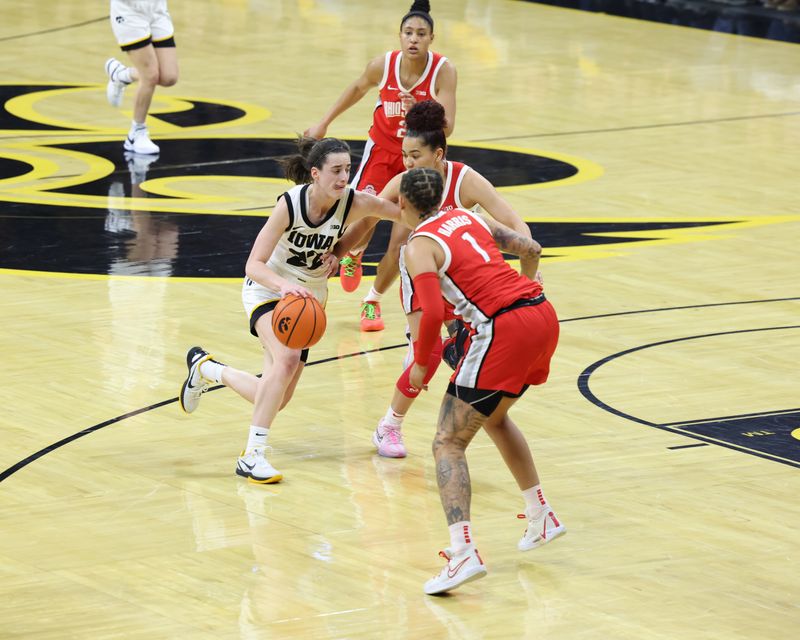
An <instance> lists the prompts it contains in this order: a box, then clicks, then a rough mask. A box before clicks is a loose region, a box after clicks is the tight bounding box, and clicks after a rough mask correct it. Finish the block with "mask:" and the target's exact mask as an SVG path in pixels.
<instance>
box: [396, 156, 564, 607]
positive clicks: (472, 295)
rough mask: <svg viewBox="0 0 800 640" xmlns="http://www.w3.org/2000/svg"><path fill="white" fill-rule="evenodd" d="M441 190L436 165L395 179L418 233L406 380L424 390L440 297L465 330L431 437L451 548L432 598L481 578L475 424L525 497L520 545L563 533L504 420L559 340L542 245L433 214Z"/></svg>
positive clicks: (410, 262)
mask: <svg viewBox="0 0 800 640" xmlns="http://www.w3.org/2000/svg"><path fill="white" fill-rule="evenodd" d="M442 191H443V182H442V177H441V175H440V174H439V172H437V171H435V170H432V169H412V170H410V171H408V172H406V173H405V174H404V175H403V178H402V180H401V184H400V210H401V214H402V217H403V220H404V221H405V223H406V224H407V225H409V226H410V227H412V228H413V229H414V231H413V233H412V235H411V237H410V238H409V241H408V244H407V246H406V249H405V268H406V270H407V272H408V275H409V277H410V278H411V279H412V283H413V287H414V295H416V296H418V297H419V299H420V302H421V305H422V317H421V319H420V326H419V338H418V340H417V345H416V350H415V353H414V365H413V367H412V368H411V371H410V372H409V376H408V381H409V384H410V386H412V387H414V388H417V389H422V388H424V385H425V377H426V374H427V373H428V368H429V364H428V363H429V360H430V357H431V353H432V352H434V351H435V349H436V348H438V347H437V345H441V337H440V331H441V325H442V320H443V319H444V303H443V299H444V300H445V301H446V302H448V303H450V304H451V305H452V306H453V308H454V313H455V315H456V316H458V317H460V318H461V319H463V321H464V322H465V323H466V324H467V326H468V327H469V328H470V340H469V343H468V345H467V347H466V352H465V354H464V357H463V358H462V359H461V362H460V363H459V366H458V368H457V369H456V371H455V373H454V374H453V377H452V378H451V381H450V385H449V386H448V389H447V393H446V394H445V397H444V400H443V402H442V407H441V410H440V413H439V423H438V426H437V431H436V437H435V438H434V441H433V453H434V458H435V460H436V476H437V481H438V484H439V494H440V497H441V500H442V506H443V507H444V511H445V515H446V517H447V524H448V525H449V528H450V546H449V547H448V549H446V550H445V551H444V552H442V555H443V556H444V557H445V558H446V559H447V565H446V566H445V567H444V569H442V571H441V572H440V573H439V574H438V575H437V576H435V577H434V578H432V579H431V580H428V581H427V582H426V583H425V592H426V593H428V594H436V593H442V592H445V591H449V590H451V589H455V588H456V587H458V586H460V585H461V584H464V583H465V582H468V581H471V580H474V579H476V578H480V577H482V576H484V575H485V574H486V567H485V565H484V564H483V560H482V559H481V557H480V556H479V555H478V552H477V550H476V549H475V543H474V540H473V537H472V534H471V530H470V529H471V524H470V498H471V486H470V479H469V470H468V468H467V460H466V448H467V446H468V445H469V443H470V441H471V440H472V438H473V437H474V436H475V434H476V433H477V432H478V430H479V429H480V428H481V427H483V428H484V429H486V431H487V433H488V434H489V436H490V437H491V438H492V441H493V442H494V443H495V445H496V446H497V447H498V449H499V450H500V452H501V454H502V456H503V460H504V461H505V462H506V464H507V465H508V467H509V470H510V471H511V473H512V474H513V476H514V479H515V480H516V481H517V484H518V486H519V488H520V490H521V491H522V494H523V497H524V498H525V502H526V508H525V514H524V516H523V517H525V518H526V519H527V520H528V527H527V529H526V531H525V534H524V535H523V537H522V539H521V540H520V541H519V543H518V545H517V546H518V548H519V549H520V550H523V551H525V550H528V549H533V548H536V547H538V546H541V545H543V544H545V543H547V542H549V541H550V540H552V539H553V538H555V537H557V536H559V535H561V534H563V533H564V532H565V531H566V529H565V528H564V526H563V525H562V524H561V522H560V521H559V520H558V518H557V517H556V515H555V513H554V512H553V510H552V508H551V507H550V505H549V504H548V502H547V500H546V499H545V498H544V494H543V493H542V489H541V486H540V484H539V476H538V473H537V471H536V466H535V465H534V462H533V457H532V456H531V452H530V448H529V447H528V444H527V442H526V441H525V438H524V436H523V435H522V433H521V432H520V431H519V429H518V428H517V426H516V425H515V424H514V422H513V421H512V420H511V418H510V417H509V416H508V410H509V408H510V407H511V406H512V405H513V404H514V403H515V402H516V401H517V400H518V399H519V398H520V396H522V394H523V393H524V392H525V391H526V389H527V388H528V385H531V384H542V383H543V382H545V381H546V380H547V376H548V373H549V371H550V359H551V357H552V355H553V352H554V351H555V348H556V344H557V343H558V330H559V329H558V318H557V317H556V314H555V311H554V310H553V307H552V306H551V305H550V303H549V302H548V301H547V300H546V299H545V296H544V293H543V291H542V284H541V278H540V277H538V266H539V256H540V254H541V247H540V246H539V244H538V243H537V242H536V241H534V240H532V239H530V238H527V237H525V236H522V235H521V234H518V233H515V232H513V231H512V230H511V229H509V228H508V227H505V226H503V225H501V224H499V223H497V222H495V221H494V220H488V221H485V220H483V219H481V218H479V217H478V216H476V215H474V214H473V213H471V212H469V211H466V210H463V209H453V210H451V211H440V212H439V213H436V211H437V210H438V206H439V203H440V202H441V199H442ZM498 247H499V249H498ZM500 250H502V251H505V252H508V253H513V254H515V255H518V256H519V257H520V270H521V271H522V273H521V274H520V273H517V272H516V271H514V270H513V269H512V268H511V267H510V266H509V265H508V264H507V263H506V262H505V261H504V260H503V257H502V254H501V253H500Z"/></svg>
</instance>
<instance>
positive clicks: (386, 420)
mask: <svg viewBox="0 0 800 640" xmlns="http://www.w3.org/2000/svg"><path fill="white" fill-rule="evenodd" d="M405 417H406V416H405V414H401V413H395V410H394V409H392V407H391V406H390V407H389V409H388V410H387V411H386V415H385V416H383V420H381V422H383V424H386V425H388V426H390V427H394V428H395V429H399V428H400V427H402V426H403V418H405Z"/></svg>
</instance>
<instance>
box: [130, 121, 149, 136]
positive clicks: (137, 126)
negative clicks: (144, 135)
mask: <svg viewBox="0 0 800 640" xmlns="http://www.w3.org/2000/svg"><path fill="white" fill-rule="evenodd" d="M142 129H147V125H146V124H145V123H144V122H136V120H132V121H131V130H130V131H129V132H128V133H129V134H130V135H131V136H133V134H134V133H136V132H137V131H141V130H142Z"/></svg>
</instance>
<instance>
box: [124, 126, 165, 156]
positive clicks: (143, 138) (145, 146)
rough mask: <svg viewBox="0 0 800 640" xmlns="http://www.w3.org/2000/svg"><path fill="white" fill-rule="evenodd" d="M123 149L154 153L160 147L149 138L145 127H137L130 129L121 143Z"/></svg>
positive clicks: (147, 153)
mask: <svg viewBox="0 0 800 640" xmlns="http://www.w3.org/2000/svg"><path fill="white" fill-rule="evenodd" d="M122 146H123V147H124V148H125V151H132V152H133V153H141V154H143V155H155V154H157V153H158V152H159V151H161V149H160V148H159V146H158V145H157V144H156V143H155V142H153V141H152V140H151V139H150V133H149V132H148V130H147V127H138V128H135V129H132V130H131V131H130V132H129V133H128V137H127V138H125V142H123V143H122Z"/></svg>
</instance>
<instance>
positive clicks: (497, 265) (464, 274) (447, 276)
mask: <svg viewBox="0 0 800 640" xmlns="http://www.w3.org/2000/svg"><path fill="white" fill-rule="evenodd" d="M418 236H424V237H427V238H432V239H433V240H435V241H436V242H437V243H438V244H439V246H440V247H441V248H442V250H443V251H444V255H445V261H444V264H443V265H442V268H441V269H440V271H439V282H440V284H441V289H442V296H443V297H444V299H445V300H446V301H447V302H449V303H450V304H451V305H453V307H454V313H455V315H456V316H457V317H459V318H462V319H463V320H464V321H465V322H467V323H468V324H470V325H471V326H475V325H476V324H480V323H482V322H487V321H488V320H489V319H490V318H492V317H493V316H494V315H495V314H496V313H497V312H498V311H500V309H503V308H505V307H507V306H509V305H510V304H512V303H513V302H515V301H517V300H520V299H522V298H534V297H536V296H538V295H539V294H540V293H541V292H542V285H541V284H540V283H539V282H534V281H532V280H530V279H528V278H526V277H525V276H522V275H520V274H519V273H517V272H516V271H514V269H512V268H511V267H510V266H509V265H508V264H507V263H506V261H505V260H503V256H502V254H501V253H500V250H499V249H498V248H497V245H496V244H495V241H494V238H493V237H492V233H491V231H490V230H489V227H488V226H487V224H486V223H485V222H484V221H483V220H482V219H481V218H480V217H479V216H477V215H476V214H474V213H472V212H470V211H467V210H465V209H452V210H450V211H440V212H439V213H437V214H436V215H435V216H433V217H432V218H429V219H427V220H424V221H423V222H421V223H420V224H419V225H418V226H417V228H416V229H415V230H414V232H413V233H412V234H411V238H409V242H411V240H412V239H413V238H416V237H418Z"/></svg>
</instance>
